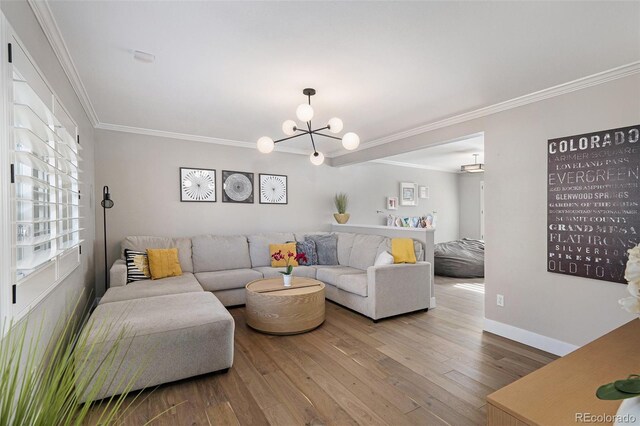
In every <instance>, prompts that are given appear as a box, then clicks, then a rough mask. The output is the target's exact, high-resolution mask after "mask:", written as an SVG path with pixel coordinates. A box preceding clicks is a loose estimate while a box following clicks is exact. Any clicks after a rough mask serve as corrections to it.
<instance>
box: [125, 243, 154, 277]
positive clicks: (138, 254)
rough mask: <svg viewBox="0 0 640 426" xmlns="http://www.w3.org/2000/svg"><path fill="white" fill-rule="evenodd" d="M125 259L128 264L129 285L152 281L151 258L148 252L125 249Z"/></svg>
mask: <svg viewBox="0 0 640 426" xmlns="http://www.w3.org/2000/svg"><path fill="white" fill-rule="evenodd" d="M124 259H125V261H126V262H127V284H129V283H132V282H134V281H142V280H148V279H151V272H150V271H149V258H148V257H147V253H146V252H144V251H133V250H129V249H125V251H124Z"/></svg>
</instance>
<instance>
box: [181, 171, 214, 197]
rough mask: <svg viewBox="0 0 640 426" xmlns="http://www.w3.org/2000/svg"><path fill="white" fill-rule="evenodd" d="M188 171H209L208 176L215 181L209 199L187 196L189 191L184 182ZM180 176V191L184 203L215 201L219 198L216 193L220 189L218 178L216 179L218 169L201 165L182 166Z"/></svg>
mask: <svg viewBox="0 0 640 426" xmlns="http://www.w3.org/2000/svg"><path fill="white" fill-rule="evenodd" d="M187 172H207V176H209V177H210V178H211V180H212V182H213V192H212V194H211V195H210V196H208V197H207V199H194V198H191V199H189V198H185V194H188V191H187V190H186V189H185V187H184V184H183V182H184V178H185V177H186V173H187ZM179 178H180V180H179V191H180V201H181V202H183V203H215V202H216V201H217V200H218V198H217V195H216V191H217V190H218V188H217V180H216V169H203V168H200V167H180V170H179ZM187 197H188V195H187ZM211 198H212V199H211Z"/></svg>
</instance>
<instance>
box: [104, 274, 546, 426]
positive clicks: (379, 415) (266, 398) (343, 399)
mask: <svg viewBox="0 0 640 426" xmlns="http://www.w3.org/2000/svg"><path fill="white" fill-rule="evenodd" d="M482 282H483V281H482V280H477V279H476V280H460V279H451V278H444V277H436V297H437V303H438V307H437V308H436V309H432V310H429V311H428V312H419V313H415V314H410V315H404V316H399V317H395V318H391V319H387V320H382V321H380V322H378V323H373V322H372V321H371V320H370V319H368V318H365V317H363V316H361V315H359V314H357V313H354V312H351V311H349V310H347V309H345V308H343V307H340V306H338V305H336V304H333V303H331V302H327V306H326V309H327V312H326V321H325V323H324V324H323V325H322V326H320V327H319V328H318V329H316V330H314V331H312V332H309V333H305V334H300V335H295V336H269V335H265V334H261V333H257V332H255V331H253V330H252V329H250V328H248V327H247V325H246V324H245V311H244V308H234V309H231V310H230V312H231V314H232V315H233V317H234V318H235V321H236V337H235V339H236V342H235V359H234V365H233V367H232V368H231V369H230V370H229V372H228V373H226V374H210V375H205V376H201V377H197V378H194V379H187V380H184V381H181V382H178V383H173V384H169V385H163V386H160V387H158V388H157V389H155V390H154V391H152V392H151V391H147V392H144V393H143V394H142V395H141V398H144V399H143V400H142V402H140V403H139V405H138V406H137V407H135V409H132V410H130V411H129V413H128V416H127V417H126V419H124V421H123V424H126V425H141V424H144V423H146V422H148V421H149V420H150V419H152V418H153V417H155V416H156V415H157V414H158V413H161V412H163V411H165V410H167V409H168V411H167V412H166V413H164V414H163V415H162V416H160V417H159V418H158V419H156V420H154V421H153V423H152V424H154V425H267V424H271V425H322V424H335V425H355V424H361V425H393V426H396V425H409V424H412V425H455V426H464V425H480V424H485V423H486V405H485V404H486V403H485V397H486V395H487V394H489V393H491V392H493V391H494V390H495V389H498V388H500V387H502V386H504V385H506V384H508V383H511V382H513V381H514V380H516V379H518V378H519V377H522V376H523V375H525V374H527V373H529V372H531V371H533V370H536V369H537V368H539V367H542V366H543V365H545V364H547V363H548V362H550V361H552V360H553V359H555V358H556V357H555V356H553V355H550V354H548V353H545V352H542V351H539V350H536V349H533V348H530V347H527V346H524V345H521V344H519V343H515V342H512V341H510V340H507V339H504V338H501V337H499V336H495V335H492V334H489V333H483V332H482V318H483V298H484V294H483V293H484V285H483V284H482ZM136 404H138V402H136ZM97 409H99V406H97V407H95V408H94V410H97Z"/></svg>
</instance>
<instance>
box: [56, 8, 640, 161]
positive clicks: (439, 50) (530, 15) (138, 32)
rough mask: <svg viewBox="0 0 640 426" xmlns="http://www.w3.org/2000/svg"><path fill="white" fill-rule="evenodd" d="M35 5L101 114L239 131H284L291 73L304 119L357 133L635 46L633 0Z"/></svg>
mask: <svg viewBox="0 0 640 426" xmlns="http://www.w3.org/2000/svg"><path fill="white" fill-rule="evenodd" d="M49 6H50V8H51V11H52V14H53V17H54V18H55V21H56V23H57V26H58V27H59V29H60V33H61V35H62V38H63V40H64V43H65V44H66V46H67V49H68V51H69V53H70V56H71V59H72V61H73V63H74V65H75V68H76V69H77V71H78V74H79V76H80V79H81V81H82V85H83V86H84V88H85V89H86V92H87V94H88V98H89V99H90V102H91V104H92V106H93V108H94V109H95V112H96V115H97V117H98V120H99V122H100V123H102V124H107V125H119V126H130V127H135V128H142V129H154V130H158V131H163V132H175V133H183V134H189V135H198V136H203V137H212V138H222V139H228V140H232V141H244V142H251V143H253V142H255V140H257V139H258V138H259V137H260V136H264V135H268V136H271V137H272V138H274V139H277V138H280V137H283V136H284V135H283V134H282V131H281V129H280V126H281V124H282V122H283V121H284V120H286V119H289V118H295V109H296V106H297V105H298V104H299V103H302V102H304V101H305V99H304V97H303V96H302V93H301V92H302V89H303V88H305V87H314V88H315V89H317V91H318V93H317V95H316V96H315V97H314V98H313V100H312V102H313V106H314V108H315V110H316V117H317V120H316V121H315V123H316V125H317V126H320V125H324V124H325V123H326V121H327V120H328V119H329V118H330V117H332V116H338V117H340V118H342V119H343V121H344V124H345V129H344V131H354V132H356V133H358V134H359V135H360V137H361V140H362V141H363V143H364V144H366V142H372V141H376V140H378V139H380V138H383V137H387V136H389V135H393V134H395V133H398V132H403V131H407V130H410V129H413V128H415V127H418V126H421V125H425V124H428V123H432V122H434V121H437V120H440V119H443V118H446V117H450V116H454V115H458V114H461V113H465V112H468V111H473V110H475V109H478V108H481V107H485V106H488V105H493V104H496V103H499V102H503V101H506V100H509V99H513V98H515V97H518V96H522V95H525V94H529V93H532V92H535V91H538V90H542V89H545V88H549V87H551V86H555V85H558V84H562V83H565V82H569V81H572V80H575V79H578V78H581V77H584V76H588V75H592V74H595V73H598V72H601V71H604V70H608V69H611V68H614V67H618V66H621V65H624V64H628V63H631V62H635V61H638V60H639V59H640V29H639V28H640V27H638V20H639V19H640V2H524V1H518V2H204V1H203V2H186V1H156V2H128V1H109V2H106V1H77V2H69V1H55V0H53V1H51V2H50V3H49ZM133 50H141V51H145V52H150V53H152V54H154V55H155V56H156V61H155V62H154V63H143V62H139V61H136V60H134V59H133V56H132V51H133ZM283 145H288V146H290V147H302V148H305V149H308V151H309V152H310V151H311V147H310V143H309V142H308V141H306V140H305V141H302V140H300V139H296V140H294V141H287V142H285V143H283ZM339 147H340V144H339V143H338V142H337V141H333V140H328V139H325V140H322V141H320V145H319V148H320V150H321V151H324V152H325V153H331V152H332V151H334V152H333V154H334V155H336V154H340V153H341V152H340V151H339ZM340 149H341V148H340ZM336 150H337V151H336Z"/></svg>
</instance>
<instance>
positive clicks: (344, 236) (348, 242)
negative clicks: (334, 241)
mask: <svg viewBox="0 0 640 426" xmlns="http://www.w3.org/2000/svg"><path fill="white" fill-rule="evenodd" d="M336 235H337V236H338V263H339V264H340V265H344V266H349V258H350V257H351V249H352V248H353V239H354V238H355V236H356V234H349V233H347V232H338V233H337V234H336Z"/></svg>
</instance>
